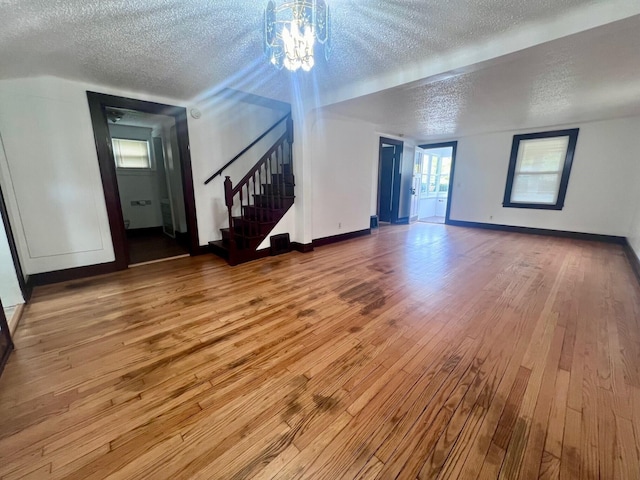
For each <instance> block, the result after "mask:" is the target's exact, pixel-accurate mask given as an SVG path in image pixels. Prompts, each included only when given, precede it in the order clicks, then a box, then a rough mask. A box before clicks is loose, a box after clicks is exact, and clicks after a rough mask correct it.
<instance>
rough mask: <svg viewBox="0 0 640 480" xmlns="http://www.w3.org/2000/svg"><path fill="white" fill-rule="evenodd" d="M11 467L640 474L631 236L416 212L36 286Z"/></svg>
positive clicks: (3, 402)
mask: <svg viewBox="0 0 640 480" xmlns="http://www.w3.org/2000/svg"><path fill="white" fill-rule="evenodd" d="M15 343H16V351H15V352H14V354H13V356H12V357H11V359H10V360H9V363H8V364H7V367H6V369H5V373H4V375H3V376H2V378H0V477H1V478H2V479H3V480H5V479H15V478H37V479H46V478H74V479H94V478H113V479H116V478H120V479H134V478H151V479H199V478H202V479H217V478H220V479H244V478H258V479H270V478H277V479H292V478H313V479H331V480H333V479H339V478H345V479H355V478H358V479H374V478H384V479H388V478H400V479H411V480H413V479H416V478H420V479H424V478H444V479H455V478H462V479H467V478H469V479H475V478H479V479H493V478H505V479H511V478H523V479H536V478H541V479H554V478H561V479H565V478H601V479H625V478H627V479H637V478H639V477H638V472H640V467H639V459H638V451H639V448H640V361H639V359H640V287H639V286H638V283H637V280H636V278H635V277H634V276H633V273H632V271H631V268H630V266H629V265H628V263H627V260H626V258H625V256H624V253H623V250H622V248H621V247H619V246H616V245H607V244H601V243H594V242H584V241H577V240H568V239H558V238H550V237H540V236H532V235H522V234H510V233H503V232H492V231H482V230H472V229H465V228H455V227H445V226H442V225H426V224H417V225H413V226H411V227H409V226H393V227H383V228H381V229H380V231H379V232H378V233H375V234H374V235H372V236H371V237H367V238H361V239H356V240H352V241H349V242H344V243H342V244H336V245H331V246H326V247H322V248H319V249H317V250H316V251H315V252H313V253H309V254H300V253H291V254H288V255H285V256H281V257H271V258H266V259H264V260H260V261H257V262H253V263H250V264H245V265H241V266H238V267H235V268H230V267H228V266H227V265H226V264H225V263H224V261H223V260H220V259H217V258H215V257H213V256H205V257H198V258H185V259H180V260H175V261H171V262H165V263H160V264H152V265H148V266H143V267H139V268H135V269H131V270H128V271H126V272H121V273H117V274H112V275H108V276H103V277H98V278H94V279H90V280H83V281H79V282H71V283H66V284H59V285H53V286H47V287H39V288H37V289H36V290H35V292H34V297H33V302H32V303H31V304H30V305H29V306H28V307H27V308H26V310H25V312H24V316H23V320H22V324H21V326H20V329H19V330H18V332H17V335H16V337H15Z"/></svg>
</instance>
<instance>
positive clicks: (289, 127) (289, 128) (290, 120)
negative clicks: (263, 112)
mask: <svg viewBox="0 0 640 480" xmlns="http://www.w3.org/2000/svg"><path fill="white" fill-rule="evenodd" d="M287 133H288V134H289V136H288V138H287V141H288V142H289V145H293V117H292V116H291V114H289V117H288V118H287Z"/></svg>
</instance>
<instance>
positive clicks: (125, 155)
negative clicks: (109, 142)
mask: <svg viewBox="0 0 640 480" xmlns="http://www.w3.org/2000/svg"><path fill="white" fill-rule="evenodd" d="M113 156H114V157H115V160H116V167H117V168H136V169H146V170H150V169H151V156H150V155H149V142H147V141H146V140H125V139H124V138H114V139H113Z"/></svg>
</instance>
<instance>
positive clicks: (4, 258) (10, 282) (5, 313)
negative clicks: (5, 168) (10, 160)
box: [0, 145, 30, 374]
mask: <svg viewBox="0 0 640 480" xmlns="http://www.w3.org/2000/svg"><path fill="white" fill-rule="evenodd" d="M1 148H2V145H0V154H3V150H1ZM0 217H1V218H0V374H2V370H3V368H4V365H5V364H6V362H7V360H8V359H9V355H10V354H11V351H12V350H13V341H12V339H11V331H14V332H15V328H16V323H17V317H18V316H19V309H20V307H21V306H22V304H24V302H25V301H26V300H28V299H29V296H30V295H29V289H28V288H27V285H26V282H25V277H24V274H23V272H22V267H21V266H20V260H19V258H18V251H17V248H16V243H15V240H14V238H13V232H12V230H11V225H10V223H9V215H8V212H7V208H6V204H5V202H4V196H3V194H2V188H1V187H0Z"/></svg>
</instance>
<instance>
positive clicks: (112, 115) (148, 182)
mask: <svg viewBox="0 0 640 480" xmlns="http://www.w3.org/2000/svg"><path fill="white" fill-rule="evenodd" d="M87 96H88V100H89V108H90V110H91V119H92V123H93V130H94V135H95V138H96V148H97V152H98V161H99V163H100V172H101V175H102V184H103V188H104V192H105V200H106V202H107V212H108V215H109V224H110V227H111V236H112V239H113V245H114V251H115V256H116V268H117V269H119V270H121V269H125V268H128V267H129V266H130V265H135V264H139V263H146V262H149V261H156V260H161V259H165V258H173V257H177V256H181V255H185V254H191V255H194V254H196V253H197V252H198V251H199V242H198V230H197V223H196V213H195V198H194V192H193V177H192V173H191V157H190V155H189V137H188V130H187V116H186V110H185V109H184V108H181V107H174V106H170V105H161V104H157V103H151V102H144V101H140V100H134V99H128V98H122V97H114V96H110V95H102V94H98V93H93V92H87Z"/></svg>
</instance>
